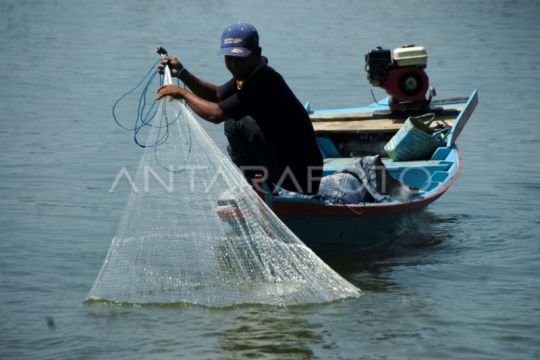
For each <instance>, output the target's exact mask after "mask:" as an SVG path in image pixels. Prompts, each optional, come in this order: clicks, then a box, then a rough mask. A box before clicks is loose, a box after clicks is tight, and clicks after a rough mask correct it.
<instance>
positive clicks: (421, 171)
mask: <svg viewBox="0 0 540 360" xmlns="http://www.w3.org/2000/svg"><path fill="white" fill-rule="evenodd" d="M477 103H478V94H477V92H476V91H474V92H473V93H472V94H471V96H470V97H469V98H467V100H466V101H464V102H463V103H453V102H451V101H450V102H448V104H447V105H446V107H447V108H450V109H457V110H456V115H455V116H454V120H453V121H452V123H451V124H452V129H451V131H450V133H449V136H448V138H447V143H446V146H444V147H440V148H438V149H437V150H436V151H435V153H434V154H433V156H432V157H431V159H429V160H426V161H412V162H392V161H391V160H389V159H387V161H386V162H385V165H386V167H387V168H388V170H389V172H390V174H391V175H392V176H394V177H395V178H396V179H399V180H400V181H402V182H403V183H406V184H408V185H410V186H414V187H417V188H420V190H421V193H420V195H419V196H415V197H413V198H411V199H410V200H407V201H392V202H386V203H365V204H359V205H324V204H321V203H318V202H313V201H305V200H301V199H288V198H280V197H272V196H268V195H267V196H266V199H265V200H266V203H267V204H268V205H269V206H270V207H271V208H272V209H273V211H274V212H275V213H276V214H277V215H278V217H279V218H280V219H281V220H282V221H283V222H284V223H285V224H286V225H287V226H288V227H289V228H290V229H291V230H292V231H293V232H294V233H295V234H296V235H297V236H298V237H299V238H300V239H301V240H302V241H304V243H306V245H308V246H309V247H311V248H312V249H313V250H314V251H316V252H318V253H324V254H334V253H351V252H353V253H362V254H365V253H370V252H374V251H379V250H381V249H384V248H386V247H387V246H388V245H390V244H391V243H392V240H393V239H394V238H395V236H397V235H399V234H400V233H401V232H403V231H405V230H406V229H408V228H409V227H410V226H411V225H413V224H415V223H416V219H417V217H418V215H419V214H420V213H421V212H422V211H423V210H424V209H425V208H426V207H427V206H428V205H429V204H431V203H432V202H433V201H435V200H437V199H438V198H439V197H441V196H442V195H443V194H444V193H445V192H446V191H447V190H448V189H449V188H450V187H451V186H452V184H453V183H454V182H455V181H456V180H457V178H458V177H459V174H460V172H461V168H462V161H461V154H460V152H459V150H458V148H457V145H456V143H455V141H456V138H457V136H458V135H459V133H460V132H461V130H462V129H463V127H464V126H465V124H466V123H467V121H468V120H469V118H470V116H471V114H472V112H473V110H474V108H475V107H476V105H477ZM443 108H444V106H443ZM365 109H366V108H359V109H352V110H353V111H351V109H348V111H347V112H345V111H344V110H341V111H342V114H348V116H349V117H350V118H349V119H348V120H343V118H342V117H341V118H340V116H339V114H340V111H339V110H338V111H333V112H332V111H328V110H327V111H323V112H318V113H317V112H316V113H315V116H313V117H314V118H316V115H319V119H320V118H321V115H322V117H325V116H326V117H327V118H332V117H333V119H332V120H331V121H332V123H330V124H325V126H315V129H316V132H317V135H318V137H319V140H325V138H326V137H327V136H328V135H329V134H330V135H332V134H336V133H339V132H340V130H339V129H343V122H347V121H354V122H357V124H351V123H350V122H349V123H346V124H347V125H352V127H349V128H350V129H353V130H352V131H350V132H354V129H359V128H361V130H362V131H365V129H366V128H368V127H369V126H374V125H370V124H367V125H366V124H365V122H366V121H367V122H369V121H373V120H370V119H372V118H373V117H365V118H364V119H363V120H358V117H359V116H357V117H355V116H351V115H350V114H354V113H355V112H354V110H356V113H357V114H361V113H362V112H361V111H362V110H364V113H365ZM358 110H360V111H358ZM370 110H372V113H376V112H377V111H385V110H388V108H387V106H385V105H379V104H373V105H370ZM447 113H448V112H446V113H445V114H447ZM336 119H338V120H336ZM336 121H342V124H341V126H342V127H341V128H340V127H339V126H337V125H336V123H335V122H336ZM359 121H360V122H359ZM361 121H364V123H361ZM376 121H378V122H379V124H377V127H376V128H375V129H379V130H378V131H382V132H390V133H395V131H397V130H396V129H399V126H395V125H392V124H386V127H385V126H384V125H385V124H381V123H380V118H379V119H377V120H376ZM354 125H357V127H355V126H354ZM358 125H359V126H358ZM381 127H382V130H381ZM317 128H318V129H319V131H317ZM328 128H330V129H332V130H330V131H328V130H327V129H328ZM389 128H391V129H389ZM369 131H373V130H369ZM358 133H360V132H358ZM319 144H320V145H321V143H319ZM321 151H322V152H323V154H324V153H326V159H325V174H326V175H328V174H331V173H333V172H335V171H338V170H340V168H344V167H346V166H347V165H349V164H351V163H352V162H354V161H355V159H354V157H353V158H336V157H331V156H328V154H329V153H330V154H331V153H335V151H336V149H325V148H324V147H321Z"/></svg>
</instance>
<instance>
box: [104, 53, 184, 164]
mask: <svg viewBox="0 0 540 360" xmlns="http://www.w3.org/2000/svg"><path fill="white" fill-rule="evenodd" d="M159 61H160V60H157V61H156V62H155V63H153V64H152V66H151V67H150V69H149V70H148V71H147V72H146V74H145V75H144V76H143V78H142V79H141V80H140V81H139V82H138V83H137V84H136V85H135V86H134V87H133V88H132V89H130V90H129V91H127V92H126V93H124V94H123V95H122V96H120V97H119V98H118V100H116V101H115V102H114V104H113V107H112V116H113V119H114V121H115V122H116V124H117V125H118V126H119V127H120V128H122V129H124V130H126V131H131V132H133V141H134V142H135V144H137V146H140V147H142V148H147V147H149V148H154V159H155V161H156V163H157V164H158V165H159V166H160V167H161V168H163V169H164V170H167V171H170V172H173V173H180V172H182V171H184V170H185V168H186V166H187V160H188V159H189V157H190V155H191V148H192V145H193V144H192V138H191V128H190V127H189V123H186V125H187V128H188V141H189V146H188V151H187V155H186V165H185V166H184V167H183V168H182V169H180V170H177V171H174V170H170V169H169V168H166V167H165V166H163V165H162V164H161V162H160V161H159V159H158V157H157V148H158V147H159V146H160V145H162V144H164V143H165V142H166V141H167V139H168V138H169V125H171V124H173V123H174V122H175V121H177V119H174V120H173V121H171V122H169V119H168V116H167V106H166V102H164V103H162V111H161V117H160V119H159V125H154V124H152V121H153V120H154V118H155V117H156V115H157V113H158V110H159V102H158V101H157V100H156V99H155V98H153V100H152V102H151V104H150V105H149V106H148V104H149V101H147V98H146V97H147V94H148V89H149V88H150V86H151V85H152V83H153V82H154V81H155V78H156V75H157V72H156V71H155V68H156V65H157V64H158V63H159ZM176 80H177V84H178V86H180V80H179V79H176ZM159 84H160V86H161V85H163V76H160V77H159ZM141 86H142V90H141V94H140V95H139V102H138V104H137V116H136V117H135V124H134V126H133V127H132V128H130V127H127V126H125V125H123V124H122V123H121V122H120V120H119V119H118V115H117V107H118V105H119V104H120V103H121V102H122V100H124V99H125V98H126V97H128V96H129V95H131V94H133V93H134V92H135V91H136V90H137V89H139V88H140V87H141ZM145 127H154V128H157V129H158V133H157V136H156V140H155V141H154V142H153V143H152V144H146V145H144V144H142V143H141V141H139V138H138V135H139V133H140V132H141V130H142V129H144V128H145Z"/></svg>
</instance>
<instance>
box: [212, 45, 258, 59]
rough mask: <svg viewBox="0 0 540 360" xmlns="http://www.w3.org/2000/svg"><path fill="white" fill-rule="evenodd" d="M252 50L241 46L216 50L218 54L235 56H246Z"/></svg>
mask: <svg viewBox="0 0 540 360" xmlns="http://www.w3.org/2000/svg"><path fill="white" fill-rule="evenodd" d="M251 52H252V50H250V49H246V48H242V47H224V48H221V50H220V51H219V52H218V55H226V56H235V57H248V56H249V55H251Z"/></svg>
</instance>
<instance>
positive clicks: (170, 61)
mask: <svg viewBox="0 0 540 360" xmlns="http://www.w3.org/2000/svg"><path fill="white" fill-rule="evenodd" d="M165 65H169V70H171V76H172V77H178V73H179V72H180V70H182V69H183V68H184V65H182V63H181V62H180V60H178V59H177V58H175V57H166V58H163V59H161V61H160V64H159V65H158V72H159V73H160V74H163V71H165Z"/></svg>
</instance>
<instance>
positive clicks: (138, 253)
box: [87, 99, 360, 306]
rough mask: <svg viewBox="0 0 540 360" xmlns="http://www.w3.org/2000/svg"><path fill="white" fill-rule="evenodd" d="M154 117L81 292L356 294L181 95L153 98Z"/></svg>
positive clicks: (216, 298)
mask: <svg viewBox="0 0 540 360" xmlns="http://www.w3.org/2000/svg"><path fill="white" fill-rule="evenodd" d="M156 118H157V119H162V121H161V124H160V125H154V126H152V129H151V131H150V133H149V135H148V139H147V144H148V145H147V147H146V148H145V151H144V153H143V156H142V158H141V161H140V164H139V166H138V170H137V174H136V178H135V180H134V185H135V187H133V189H132V192H131V194H130V197H129V202H128V205H127V208H126V210H125V212H124V214H123V216H122V219H121V221H120V224H119V227H118V230H117V232H116V235H115V236H114V238H113V240H112V243H111V246H110V248H109V251H108V254H107V256H106V259H105V261H104V263H103V266H102V268H101V270H100V272H99V274H98V276H97V278H96V280H95V282H94V284H93V286H92V288H91V290H90V292H89V294H88V297H87V300H105V301H112V302H122V303H141V304H142V303H190V304H201V305H206V306H230V305H235V304H272V305H282V306H286V305H294V304H306V303H322V302H327V301H333V300H338V299H343V298H348V297H354V296H358V295H359V294H360V290H359V289H357V288H356V287H355V286H353V285H352V284H350V283H349V282H347V281H346V280H345V279H343V278H342V277H341V276H340V275H339V274H337V273H336V272H335V271H333V270H332V269H331V268H330V267H329V266H327V265H326V264H325V263H324V262H323V261H322V260H320V259H319V258H318V257H317V256H316V255H315V254H314V253H313V252H312V251H311V250H310V249H309V248H308V247H307V246H305V245H304V244H303V243H302V242H301V241H300V240H299V239H298V238H297V237H296V236H295V235H294V234H293V233H292V232H291V231H290V230H289V229H288V228H287V227H286V226H285V225H284V224H283V223H282V222H281V221H280V220H279V219H278V218H277V216H276V215H275V214H274V213H273V212H272V211H271V210H270V209H269V208H268V207H267V206H266V204H264V202H263V201H261V199H260V198H259V196H258V195H257V194H256V193H255V192H254V190H253V189H252V188H251V187H250V186H249V185H248V183H247V182H246V180H245V178H244V177H243V175H242V174H241V172H240V171H239V169H238V168H237V167H236V166H235V165H234V164H233V163H232V162H231V161H230V160H229V159H228V158H227V157H226V156H225V155H224V154H223V153H222V152H221V151H220V150H219V148H218V147H217V146H216V145H215V143H214V142H213V141H212V139H211V138H210V137H209V136H208V134H207V133H206V132H205V131H204V130H203V128H202V127H201V126H200V125H199V123H198V122H197V120H196V119H195V117H194V115H193V114H192V113H191V111H190V110H188V109H187V108H186V107H185V106H184V105H183V104H182V103H181V102H180V101H178V100H172V101H170V100H169V99H163V100H161V102H160V104H159V109H158V113H157V116H156ZM163 119H165V120H163ZM164 134H166V135H167V140H166V141H164V142H162V143H161V144H160V145H159V147H156V146H154V145H156V143H158V142H160V141H161V140H160V139H163V138H164ZM218 203H219V204H222V205H221V206H220V205H218ZM223 204H225V205H224V206H223ZM225 210H227V211H225ZM224 215H226V216H224ZM223 218H225V220H224V219H223Z"/></svg>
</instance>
